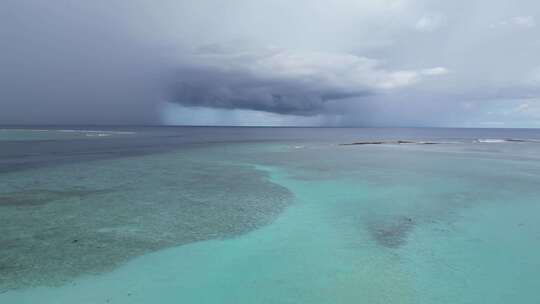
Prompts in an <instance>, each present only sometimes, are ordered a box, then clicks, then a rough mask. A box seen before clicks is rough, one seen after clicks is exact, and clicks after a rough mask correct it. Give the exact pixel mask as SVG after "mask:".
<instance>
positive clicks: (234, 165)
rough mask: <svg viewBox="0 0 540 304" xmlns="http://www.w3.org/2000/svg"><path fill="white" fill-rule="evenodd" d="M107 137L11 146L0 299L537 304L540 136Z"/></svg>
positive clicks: (263, 132) (251, 132) (230, 132)
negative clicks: (374, 142) (403, 142)
mask: <svg viewBox="0 0 540 304" xmlns="http://www.w3.org/2000/svg"><path fill="white" fill-rule="evenodd" d="M90 131H92V132H90ZM95 131H96V130H86V129H83V128H80V129H77V130H75V131H72V132H64V133H61V132H60V131H59V130H58V129H51V130H47V131H39V132H41V133H39V134H37V131H30V130H22V131H21V130H15V131H13V130H3V131H2V132H4V137H2V133H1V132H0V145H2V146H3V147H4V149H3V152H0V156H1V157H2V163H0V164H1V166H0V220H1V221H0V227H1V229H2V235H1V236H0V245H1V246H0V303H539V302H540V294H539V293H538V291H537V289H538V286H539V285H538V284H539V282H540V281H539V279H538V276H539V274H540V218H539V217H540V187H539V186H538V185H539V184H540V154H539V152H540V143H538V142H537V139H538V138H539V137H540V132H536V131H531V130H521V131H520V130H517V131H514V130H448V129H439V130H437V129H403V130H400V129H317V128H313V129H295V128H293V129H266V128H255V129H249V128H132V129H130V128H124V129H121V130H117V129H110V130H108V129H106V130H99V132H98V133H96V132H95ZM14 132H18V133H16V134H15V133H14ZM5 134H9V136H8V135H5ZM66 134H68V135H69V136H66ZM88 134H92V135H91V136H87V135H88ZM93 134H108V135H102V136H93ZM19 138H20V139H19ZM374 139H376V140H381V141H385V143H383V144H373V145H363V144H360V145H341V144H343V143H353V142H357V143H358V142H361V141H372V140H374ZM396 140H410V141H412V142H413V143H407V144H398V143H397V142H396ZM516 140H517V141H516ZM426 142H430V143H434V144H426Z"/></svg>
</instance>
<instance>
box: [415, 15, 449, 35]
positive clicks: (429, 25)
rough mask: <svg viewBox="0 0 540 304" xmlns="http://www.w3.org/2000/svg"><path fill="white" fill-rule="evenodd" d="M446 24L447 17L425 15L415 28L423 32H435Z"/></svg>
mask: <svg viewBox="0 0 540 304" xmlns="http://www.w3.org/2000/svg"><path fill="white" fill-rule="evenodd" d="M445 23H446V17H445V16H443V15H441V14H429V15H424V16H422V17H421V18H420V19H418V21H416V24H415V28H416V29H417V30H418V31H421V32H434V31H436V30H438V29H439V28H440V27H441V26H443V25H444V24H445Z"/></svg>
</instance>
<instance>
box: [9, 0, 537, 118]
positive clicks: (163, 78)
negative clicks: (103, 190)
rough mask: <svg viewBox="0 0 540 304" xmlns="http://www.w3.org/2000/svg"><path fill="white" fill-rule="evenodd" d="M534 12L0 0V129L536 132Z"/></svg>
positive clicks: (498, 7) (374, 4)
mask: <svg viewBox="0 0 540 304" xmlns="http://www.w3.org/2000/svg"><path fill="white" fill-rule="evenodd" d="M539 12H540V3H539V2H538V1H533V0H524V1H515V2H510V1H503V0H495V1H493V0H491V1H488V0H479V1H474V2H470V1H465V0H457V1H451V2H450V1H442V0H435V1H433V0H429V1H428V0H385V1H380V0H363V1H357V0H336V1H333V2H332V4H331V5H330V4H329V3H328V2H327V1H323V0H310V1H308V0H301V1H294V2H291V1H285V0H260V1H256V2H254V1H248V0H231V1H226V2H223V1H217V0H201V1H173V0H160V1H152V2H148V1H144V0H132V1H129V2H128V1H121V0H108V1H105V0H96V1H91V2H89V1H87V2H77V3H74V2H72V1H68V0H58V1H56V2H55V4H54V5H52V4H51V3H48V2H46V1H40V0H22V1H21V0H4V1H2V2H1V3H0V14H1V15H0V35H1V37H2V52H1V54H0V66H1V67H2V69H0V124H12V123H16V124H30V123H53V124H58V123H86V124H101V123H103V124H111V123H130V124H159V123H170V122H174V123H180V124H181V123H183V122H184V121H186V123H189V122H190V121H197V122H200V123H204V124H213V123H217V122H219V123H220V124H226V123H227V122H229V123H231V124H247V123H248V122H249V123H253V124H280V122H286V123H287V124H294V122H295V121H296V122H298V124H301V125H304V124H310V123H313V124H323V125H360V126H366V125H376V126H384V125H392V126H418V125H435V126H485V125H486V124H489V123H492V122H495V123H496V124H498V125H499V126H505V125H506V126H516V125H519V126H538V119H537V115H536V114H530V113H535V111H536V110H533V109H536V108H538V106H537V105H536V104H537V100H539V98H540V80H539V79H540V77H539V75H540V74H539V72H538V71H539V67H540V59H539V57H538V53H540V39H538V37H539V36H540V29H539V27H538V24H537V20H538V18H540V16H539V15H538V14H539ZM524 104H527V106H522V107H521V108H519V107H520V105H524ZM516 108H519V110H515V109H516ZM490 113H491V114H490ZM525 113H528V114H525ZM175 115H176V118H174V116H175ZM191 116H193V117H191ZM187 118H189V119H187ZM255 118H256V119H255Z"/></svg>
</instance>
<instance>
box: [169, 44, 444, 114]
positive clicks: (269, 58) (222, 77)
mask: <svg viewBox="0 0 540 304" xmlns="http://www.w3.org/2000/svg"><path fill="white" fill-rule="evenodd" d="M446 73H447V70H446V69H445V68H442V67H436V68H430V69H422V70H396V71H388V70H386V69H384V68H383V67H381V66H380V63H379V62H378V61H376V60H373V59H369V58H365V57H359V56H355V55H351V54H340V53H322V52H299V51H290V50H283V49H257V50H253V49H252V50H250V51H248V52H245V51H241V50H238V51H230V50H228V51H223V50H222V49H220V48H219V46H213V47H206V48H204V49H203V51H201V52H199V53H197V54H194V55H193V56H192V57H191V58H190V61H189V62H188V63H187V64H185V65H184V66H182V67H181V68H179V69H178V73H177V75H175V77H176V82H175V83H174V84H173V85H172V86H171V95H170V98H169V99H168V100H169V101H171V102H176V103H180V104H182V105H186V106H198V107H212V108H225V109H249V110H257V111H266V112H272V113H279V114H295V115H315V114H321V113H324V111H325V104H326V103H327V102H328V101H333V100H342V99H350V98H359V99H361V98H367V97H369V96H372V95H374V94H377V93H378V92H379V91H386V90H392V89H395V88H400V87H407V86H410V85H414V84H415V83H417V82H420V81H421V80H422V79H423V78H425V77H434V76H439V75H443V74H446Z"/></svg>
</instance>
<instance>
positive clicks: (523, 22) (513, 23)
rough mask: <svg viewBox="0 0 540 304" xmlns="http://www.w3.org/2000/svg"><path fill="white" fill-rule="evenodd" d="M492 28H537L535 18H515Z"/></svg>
mask: <svg viewBox="0 0 540 304" xmlns="http://www.w3.org/2000/svg"><path fill="white" fill-rule="evenodd" d="M492 27H514V28H524V29H530V28H534V27H536V19H535V18H534V17H533V16H515V17H512V18H510V19H507V20H503V21H501V22H499V23H498V24H494V25H492Z"/></svg>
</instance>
